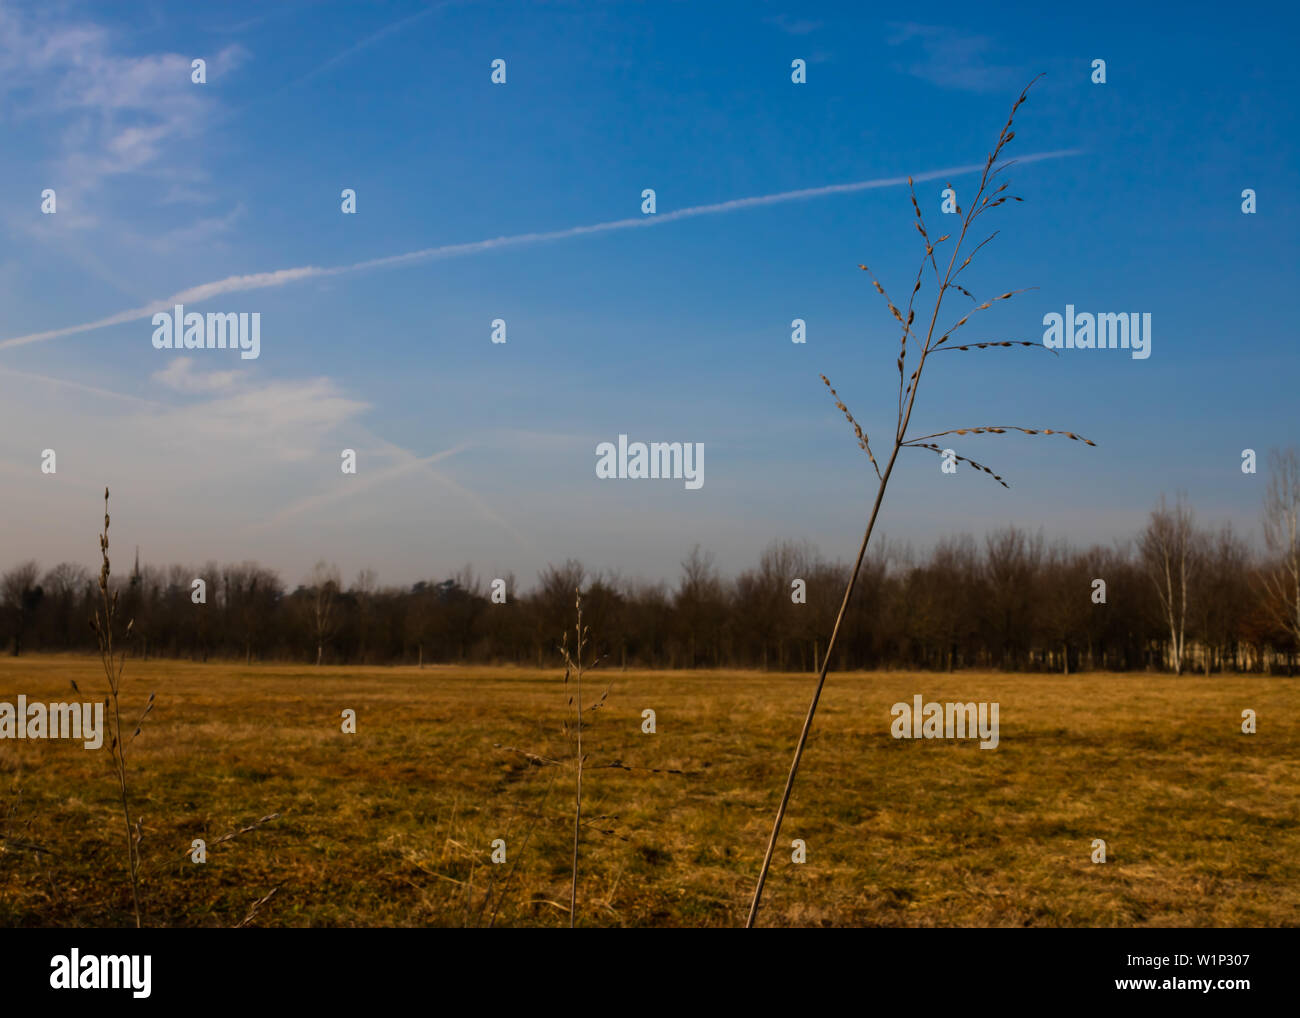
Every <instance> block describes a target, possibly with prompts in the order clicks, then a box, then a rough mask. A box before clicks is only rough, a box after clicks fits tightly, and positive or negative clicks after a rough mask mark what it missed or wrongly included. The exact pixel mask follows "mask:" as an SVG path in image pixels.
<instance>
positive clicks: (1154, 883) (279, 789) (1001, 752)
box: [0, 656, 1300, 926]
mask: <svg viewBox="0 0 1300 1018" xmlns="http://www.w3.org/2000/svg"><path fill="white" fill-rule="evenodd" d="M72 681H75V682H76V684H77V686H78V687H79V689H80V691H81V692H80V695H78V694H77V693H74V692H73V690H72V688H71V686H70V682H72ZM815 681H816V680H815V676H811V675H802V674H800V675H794V674H771V673H759V672H710V671H698V672H640V671H627V672H622V671H618V670H611V671H608V672H604V671H601V670H597V671H596V672H591V673H588V675H587V677H586V680H585V682H584V688H583V699H584V701H585V702H587V703H588V704H591V703H593V702H595V701H597V700H599V698H600V696H601V695H602V694H603V693H604V692H605V690H606V688H607V687H608V697H607V699H606V700H605V702H604V705H603V706H601V707H600V708H599V709H596V710H594V711H592V712H590V713H589V714H587V715H586V725H585V730H584V736H583V741H584V751H585V752H586V753H587V754H588V764H587V769H586V772H585V774H584V778H583V783H584V788H583V803H584V805H583V809H584V815H585V820H586V824H585V826H584V830H583V836H582V841H581V849H580V878H579V885H578V925H584V926H740V925H743V923H744V920H745V914H746V910H747V908H748V905H749V897H750V894H751V893H752V890H753V882H754V879H755V876H756V874H757V871H758V867H759V864H760V862H761V860H762V854H763V849H764V846H765V844H766V839H767V836H768V832H769V830H770V827H771V820H772V811H773V809H774V808H775V804H776V802H777V799H778V797H779V795H780V792H781V786H782V782H783V781H784V778H785V774H786V771H787V769H788V767H789V761H790V753H791V750H792V747H793V745H794V742H795V739H796V737H797V735H798V731H799V726H800V724H801V722H802V718H803V715H804V712H805V711H806V708H807V699H808V696H809V695H810V694H811V690H812V688H813V685H814V683H815ZM103 684H104V679H103V672H102V669H101V666H100V663H99V661H98V660H97V659H94V658H90V657H74V656H27V657H21V658H5V659H3V660H0V702H3V701H8V702H15V701H16V698H17V696H18V694H20V693H22V694H26V696H27V697H28V698H29V700H38V699H39V700H44V701H75V700H89V699H92V698H93V697H95V696H96V695H101V693H102V687H103ZM154 691H156V693H157V699H156V702H155V706H154V709H153V711H152V714H151V715H150V717H149V718H148V720H147V721H146V722H145V724H144V726H143V730H142V733H141V734H140V736H139V737H138V738H136V739H135V740H134V741H133V742H131V743H130V745H129V747H128V750H127V764H128V779H129V783H130V793H131V806H132V810H133V813H134V814H138V815H140V816H142V817H143V840H142V847H141V852H142V857H143V868H144V879H143V890H142V908H143V912H144V922H145V925H147V926H233V925H236V924H238V923H240V922H241V921H242V920H244V919H245V917H246V916H247V915H248V914H249V912H250V910H251V909H252V906H253V904H254V902H257V901H258V900H259V899H262V898H264V897H265V896H266V895H267V894H268V893H269V892H271V891H272V890H273V889H276V890H275V893H274V895H272V896H271V898H270V899H269V900H268V901H266V902H265V903H264V904H263V905H261V907H260V908H259V909H258V910H257V913H256V915H255V916H254V918H253V919H252V920H251V921H250V923H251V924H252V925H261V926H419V925H433V926H461V925H470V926H474V925H484V926H486V925H489V924H490V923H494V924H495V925H497V926H558V925H568V921H569V917H568V901H569V867H570V862H571V851H572V838H573V829H572V828H573V798H574V788H573V777H574V775H573V772H572V770H571V769H570V768H569V767H568V766H567V765H566V766H559V765H557V764H552V763H549V762H548V761H560V762H565V761H568V760H569V759H571V755H572V752H573V747H572V743H571V742H570V741H568V740H567V739H566V737H565V735H564V733H563V731H562V730H561V724H562V721H563V718H564V716H565V710H566V693H565V690H564V686H563V683H562V678H561V673H558V672H554V671H547V672H538V671H532V670H519V669H511V668H460V667H448V666H437V667H427V668H425V669H423V670H420V669H416V668H354V667H323V668H314V667H309V666H290V665H254V666H251V667H244V666H240V665H233V664H193V663H188V662H178V661H169V660H152V661H148V662H142V661H139V660H134V659H133V660H128V661H127V664H126V672H125V678H124V680H123V705H124V722H123V723H124V725H125V726H126V730H127V731H128V732H129V731H131V730H132V727H133V725H132V722H133V721H134V719H135V717H136V716H137V715H138V714H139V712H140V711H141V710H143V708H144V706H145V703H146V700H147V697H148V695H149V693H150V692H154ZM918 693H919V694H923V695H924V697H925V698H926V699H927V700H937V701H948V700H954V701H996V702H998V703H999V704H1000V727H1001V732H1000V741H999V744H998V746H997V748H996V749H993V750H987V751H986V750H981V749H980V748H979V746H978V744H977V742H976V741H973V740H947V739H933V740H928V739H927V740H922V739H916V740H912V739H895V738H893V737H891V735H890V723H891V720H892V719H891V715H890V707H891V705H892V704H894V703H895V702H897V701H904V702H910V701H911V699H912V697H913V696H914V695H915V694H918ZM347 708H351V709H352V710H355V711H356V733H355V734H345V733H343V732H342V730H341V720H340V718H341V714H342V712H343V711H344V710H345V709H347ZM1247 708H1249V709H1252V710H1254V711H1255V712H1256V713H1257V716H1258V731H1257V733H1255V734H1243V732H1242V730H1241V717H1242V711H1243V710H1244V709H1247ZM647 709H652V710H654V711H655V712H656V731H655V732H654V733H653V734H646V733H644V732H643V731H642V724H643V720H642V718H643V715H642V712H643V711H645V710H647ZM529 754H531V756H530V755H529ZM609 764H618V765H619V766H601V765H609ZM626 768H630V769H626ZM678 772H680V773H678ZM272 813H278V814H279V815H278V817H277V818H275V819H273V820H269V821H267V822H265V823H263V824H261V825H260V826H257V827H256V828H255V829H253V830H251V831H246V832H244V833H241V834H239V835H237V836H236V837H234V838H233V839H230V840H228V841H225V842H222V843H218V841H219V839H221V838H222V836H223V835H226V834H228V833H230V832H232V831H237V830H239V829H240V828H244V827H247V826H249V825H251V824H254V823H255V822H256V821H257V820H258V819H259V818H262V817H264V816H266V815H268V814H272ZM196 838H202V839H204V840H205V841H206V844H207V861H206V862H205V863H203V864H201V865H200V864H196V863H193V862H191V861H189V860H188V859H187V858H186V853H187V852H188V851H189V850H190V847H191V844H192V842H193V839H196ZM795 838H798V839H802V840H803V841H804V842H805V844H806V853H807V860H806V862H804V863H802V864H796V863H794V862H792V861H791V849H790V842H791V840H792V839H795ZM1097 838H1100V839H1104V840H1105V842H1106V847H1107V860H1106V862H1105V864H1096V863H1094V862H1092V861H1091V860H1092V854H1093V841H1094V839H1097ZM494 839H503V840H504V842H505V855H506V861H505V862H504V863H501V864H494V863H493V862H492V861H491V856H492V851H493V847H492V843H493V841H494ZM1298 917H1300V681H1297V680H1292V679H1287V678H1261V677H1253V676H1252V677H1234V676H1223V675H1215V676H1213V677H1210V678H1205V677H1182V678H1174V677H1170V676H1164V675H1149V674H1105V673H1089V674H1082V675H1071V676H1069V677H1064V676H1059V675H1025V674H1001V673H991V672H957V673H953V674H929V673H925V674H921V673H906V672H878V673H870V674H864V673H853V674H835V673H832V674H831V675H830V677H829V679H828V682H827V687H826V692H825V694H824V697H823V700H822V707H821V710H820V713H819V714H818V716H817V720H816V724H815V726H814V729H813V734H812V738H811V741H810V743H809V746H808V750H807V753H806V755H805V758H804V761H803V765H802V768H801V771H800V776H799V780H798V783H797V785H796V786H795V791H794V797H793V800H792V802H791V806H790V812H789V814H788V815H787V817H786V820H785V823H784V825H783V828H782V841H781V842H780V844H778V847H777V854H776V859H775V864H774V866H773V870H772V874H771V876H770V878H769V880H768V891H767V896H766V898H765V900H764V906H763V911H762V914H761V916H760V924H761V925H797V926H848V925H877V926H986V925H987V926H1277V925H1295V924H1296V922H1297V918H1298ZM132 922H133V919H132V915H131V900H130V882H129V879H128V876H127V872H126V848H125V832H124V825H123V821H122V813H121V802H120V799H118V797H117V787H116V783H115V780H114V778H113V776H112V773H111V770H110V758H109V753H108V751H107V748H104V749H100V750H95V751H91V750H86V749H84V748H82V746H81V744H80V743H79V742H71V741H54V740H43V741H31V740H26V741H16V740H8V739H6V740H3V741H0V925H3V926H118V925H131V924H132Z"/></svg>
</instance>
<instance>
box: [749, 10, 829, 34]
mask: <svg viewBox="0 0 1300 1018" xmlns="http://www.w3.org/2000/svg"><path fill="white" fill-rule="evenodd" d="M763 20H764V21H765V22H766V23H767V24H769V25H773V26H775V27H776V28H779V29H780V30H781V31H782V32H784V33H785V34H786V35H808V34H809V33H810V32H815V31H817V29H819V28H821V27H822V23H821V22H820V21H810V20H809V19H807V18H792V17H790V16H789V15H786V14H776V15H773V16H772V17H770V18H764V19H763Z"/></svg>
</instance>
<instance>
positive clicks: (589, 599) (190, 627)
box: [0, 500, 1300, 674]
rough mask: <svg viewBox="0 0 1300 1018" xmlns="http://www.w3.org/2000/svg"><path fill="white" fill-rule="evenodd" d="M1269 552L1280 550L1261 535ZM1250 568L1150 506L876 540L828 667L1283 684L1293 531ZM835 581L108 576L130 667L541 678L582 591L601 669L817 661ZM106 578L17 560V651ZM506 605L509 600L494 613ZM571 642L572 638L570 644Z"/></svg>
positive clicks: (797, 666)
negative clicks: (1142, 519) (450, 667)
mask: <svg viewBox="0 0 1300 1018" xmlns="http://www.w3.org/2000/svg"><path fill="white" fill-rule="evenodd" d="M1274 544H1276V542H1274ZM1290 554H1291V558H1290V560H1288V558H1287V549H1286V546H1285V545H1281V546H1277V547H1274V549H1273V551H1272V552H1271V553H1268V554H1259V555H1256V554H1254V553H1252V551H1251V549H1250V548H1249V547H1248V546H1247V544H1246V543H1245V542H1244V541H1243V540H1242V539H1241V538H1240V537H1238V536H1237V535H1236V534H1234V533H1233V531H1232V530H1231V528H1229V527H1225V528H1222V529H1219V530H1213V531H1211V530H1202V529H1199V528H1197V527H1196V525H1195V524H1194V521H1193V520H1192V515H1191V512H1190V511H1189V510H1188V509H1187V508H1186V507H1185V506H1184V505H1183V504H1181V503H1179V504H1178V505H1177V506H1176V507H1174V508H1168V507H1166V506H1165V505H1164V503H1163V500H1162V502H1161V505H1160V506H1159V507H1158V508H1157V509H1156V510H1155V511H1154V512H1152V514H1151V518H1150V521H1149V523H1148V525H1147V527H1146V529H1145V530H1144V531H1143V532H1142V533H1141V534H1138V535H1136V536H1135V537H1134V539H1132V540H1130V541H1128V542H1127V543H1125V544H1117V545H1116V546H1113V547H1101V546H1097V547H1091V548H1087V549H1076V548H1072V547H1069V546H1067V545H1065V544H1064V543H1056V544H1048V543H1046V542H1045V541H1044V539H1043V538H1042V537H1041V536H1033V535H1031V534H1028V533H1026V532H1025V531H1023V530H1019V529H1016V528H1014V527H1009V528H1006V529H1002V530H999V531H996V532H994V533H992V534H989V535H988V536H987V537H986V538H985V539H984V540H982V541H976V539H974V538H973V537H970V536H959V537H952V538H948V539H945V540H942V541H940V542H939V543H938V544H937V545H936V546H935V547H934V548H933V550H932V551H930V552H929V553H928V554H926V555H923V556H918V555H915V554H913V553H912V552H911V551H909V550H908V549H905V548H904V549H900V548H898V547H890V546H885V545H881V546H879V547H878V548H877V549H876V550H875V551H874V552H873V553H872V554H870V555H869V556H868V559H867V560H866V561H865V562H864V563H863V576H862V578H861V580H860V582H859V585H858V589H857V593H856V594H855V596H854V600H853V602H852V604H851V605H850V607H849V610H848V613H847V616H846V618H845V623H844V630H843V632H842V633H841V638H840V640H839V642H838V645H837V647H836V651H835V660H834V661H833V662H831V664H832V666H833V667H835V668H836V669H848V668H891V667H897V668H918V669H935V670H952V669H959V668H995V669H1006V670H1049V671H1062V672H1072V671H1076V670H1088V669H1108V670H1119V671H1124V670H1131V669H1155V670H1160V669H1168V670H1171V671H1176V672H1184V671H1188V670H1193V669H1194V670H1197V671H1204V672H1207V673H1208V672H1212V671H1219V670H1229V671H1262V672H1276V671H1284V672H1286V673H1287V674H1290V673H1291V670H1292V668H1293V667H1294V665H1295V663H1296V656H1297V650H1300V646H1298V643H1297V637H1298V636H1300V604H1297V603H1295V600H1294V599H1295V598H1300V587H1297V588H1294V595H1292V593H1290V591H1291V590H1292V589H1293V588H1292V584H1291V583H1290V580H1289V577H1290V574H1289V573H1288V568H1289V566H1290V565H1292V564H1294V563H1296V562H1297V561H1298V560H1297V556H1296V549H1295V545H1294V538H1293V539H1292V545H1291V550H1290ZM848 569H849V567H848V566H846V565H845V564H843V563H840V562H828V561H825V560H823V559H822V558H821V557H820V556H819V555H818V554H817V553H816V551H815V550H814V549H813V548H812V547H811V546H809V545H807V544H803V543H797V542H791V541H777V542H773V543H772V544H771V545H770V546H769V547H768V548H767V549H766V550H765V551H764V552H763V554H762V556H761V558H760V559H759V562H758V563H757V565H756V567H754V568H752V569H749V570H746V571H745V572H742V573H741V574H740V575H738V576H736V577H734V578H733V579H730V580H728V579H724V578H723V577H722V576H720V575H719V573H718V570H717V569H716V568H715V566H714V563H713V560H712V558H711V556H710V555H709V554H707V553H706V552H703V551H701V550H700V549H699V548H698V547H697V548H695V549H694V550H692V551H691V553H690V554H689V555H688V556H687V558H686V560H685V561H684V562H683V563H682V572H681V576H680V578H679V580H678V581H677V582H676V583H674V584H668V583H644V582H635V581H625V580H621V579H619V578H618V577H617V576H610V575H590V574H589V573H588V572H587V570H586V569H585V568H584V567H583V566H582V565H581V564H580V563H578V562H574V561H568V562H565V563H564V564H563V565H558V566H556V565H552V566H549V567H548V568H547V569H545V570H544V571H543V572H542V573H541V575H540V576H539V577H538V580H537V583H536V585H535V586H534V587H533V588H532V589H531V590H528V591H526V592H525V591H520V590H517V589H515V588H516V584H515V581H514V578H513V577H512V576H508V577H504V578H502V582H500V583H498V584H496V588H497V590H496V594H495V597H494V591H493V586H494V585H493V581H492V580H491V579H486V580H485V579H480V578H478V577H475V576H474V575H473V574H472V572H471V571H470V570H469V569H468V568H466V569H464V570H462V571H461V572H460V573H458V574H457V575H455V576H452V577H448V578H446V579H443V580H438V581H428V582H421V583H417V584H415V585H414V586H411V587H407V588H394V587H381V586H379V585H378V584H377V583H376V580H375V577H374V574H373V573H371V572H370V571H364V572H362V573H361V574H360V575H359V576H357V577H356V579H355V580H354V581H352V582H351V583H347V584H345V583H344V582H343V581H342V579H341V577H340V576H339V573H338V570H337V569H335V568H332V567H329V566H326V565H325V564H323V563H321V564H318V565H317V567H316V569H315V570H314V572H313V574H312V575H311V576H310V577H308V578H307V579H306V580H305V581H304V582H303V583H301V584H299V585H298V586H296V587H295V588H293V589H292V590H290V589H288V588H287V587H286V586H285V584H284V583H283V581H282V580H281V579H280V578H279V577H278V576H277V575H276V574H275V573H274V572H272V571H270V570H268V569H265V568H263V567H261V566H259V565H257V564H256V563H252V562H245V563H242V564H239V565H226V566H218V565H216V564H215V563H210V564H208V565H206V566H204V567H202V568H199V569H192V568H185V567H181V566H170V567H168V568H165V569H163V568H157V567H151V566H145V567H143V568H141V567H139V565H138V564H137V566H136V567H135V568H133V569H132V570H131V572H130V573H129V574H128V575H126V576H115V577H114V579H113V580H112V588H113V589H114V590H115V591H116V593H117V595H118V597H119V598H120V604H121V610H122V617H123V618H131V619H134V626H133V630H132V636H131V645H132V647H133V652H134V653H135V654H137V655H142V656H146V657H153V656H167V657H178V658H190V659H195V660H208V659H213V658H217V659H236V660H244V661H247V662H253V661H304V662H311V663H330V664H338V663H343V664H420V665H423V664H430V663H473V662H482V663H487V662H494V663H499V662H515V663H519V664H531V665H538V666H552V665H555V664H556V663H557V662H558V660H559V654H558V644H559V641H560V638H561V635H562V634H563V633H564V632H565V631H566V630H571V629H572V626H573V621H574V591H575V589H578V588H581V589H582V592H583V612H584V620H585V622H586V623H588V624H589V625H590V627H591V633H592V636H593V638H594V640H595V644H596V647H597V648H598V650H599V652H600V653H602V654H603V655H605V657H606V667H609V666H612V667H646V668H703V667H709V668H725V667H736V668H763V669H780V670H804V671H810V670H814V669H816V668H817V667H818V665H819V663H820V656H821V653H822V650H823V648H824V647H825V645H826V640H827V637H828V635H829V634H830V631H831V628H832V626H833V624H834V621H835V616H836V614H837V611H838V609H839V605H840V599H841V597H842V593H843V590H844V587H845V583H846V581H847V579H848ZM97 581H98V577H97V575H92V574H91V573H90V571H89V570H88V569H86V568H85V567H82V566H80V565H75V564H71V563H63V564H61V565H58V566H55V567H54V568H53V569H50V570H49V571H48V572H45V573H42V572H41V571H40V569H39V568H38V566H37V565H36V563H34V562H27V563H23V564H21V565H19V566H17V567H16V568H14V569H11V570H9V571H8V572H7V573H4V574H3V576H0V626H2V628H0V636H2V637H3V640H4V642H5V645H6V646H7V648H8V651H9V652H10V653H12V654H21V653H28V652H32V651H62V650H72V651H87V652H90V651H93V650H94V647H95V644H94V636H93V634H92V632H91V630H90V628H89V626H88V624H87V623H88V619H89V618H90V615H91V613H92V611H93V608H94V604H95V601H96V599H97V598H98V597H99V596H100V595H99V590H98V586H97ZM502 598H504V603H499V602H501V600H502ZM570 635H572V634H570Z"/></svg>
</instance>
